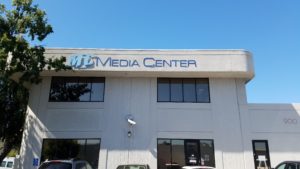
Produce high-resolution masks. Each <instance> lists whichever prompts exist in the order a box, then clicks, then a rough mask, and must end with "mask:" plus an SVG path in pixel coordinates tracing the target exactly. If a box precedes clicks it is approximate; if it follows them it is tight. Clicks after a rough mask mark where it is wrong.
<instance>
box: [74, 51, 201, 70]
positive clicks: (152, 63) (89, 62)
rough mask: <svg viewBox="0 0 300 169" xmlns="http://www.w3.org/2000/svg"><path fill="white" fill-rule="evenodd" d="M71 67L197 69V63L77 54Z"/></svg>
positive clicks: (192, 61)
mask: <svg viewBox="0 0 300 169" xmlns="http://www.w3.org/2000/svg"><path fill="white" fill-rule="evenodd" d="M69 65H70V66H71V67H73V68H75V69H88V68H97V67H98V68H99V67H102V68H104V67H125V68H134V67H144V68H150V69H153V68H192V67H194V68H196V67H197V62H196V60H193V59H190V60H188V59H159V58H155V57H145V58H143V59H140V60H138V59H134V58H133V59H128V58H116V57H105V56H102V57H99V56H93V55H89V54H77V55H72V56H70V57H69Z"/></svg>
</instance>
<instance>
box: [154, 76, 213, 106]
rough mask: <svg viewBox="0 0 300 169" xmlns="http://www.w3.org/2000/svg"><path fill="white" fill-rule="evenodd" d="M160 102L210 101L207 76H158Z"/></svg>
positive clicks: (158, 99)
mask: <svg viewBox="0 0 300 169" xmlns="http://www.w3.org/2000/svg"><path fill="white" fill-rule="evenodd" d="M157 101H158V102H190V103H209V102H210V95H209V81H208V79H207V78H197V79H195V78H158V79H157Z"/></svg>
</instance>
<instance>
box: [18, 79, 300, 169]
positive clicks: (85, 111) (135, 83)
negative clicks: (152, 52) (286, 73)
mask: <svg viewBox="0 0 300 169" xmlns="http://www.w3.org/2000/svg"><path fill="white" fill-rule="evenodd" d="M50 80H51V78H50V77H45V78H44V80H43V82H42V83H41V84H39V85H36V86H33V87H32V89H31V93H30V94H31V97H30V102H29V106H28V118H27V123H26V130H25V132H24V136H23V142H22V149H21V164H22V166H23V169H31V168H34V167H33V166H32V160H33V158H40V155H41V148H42V139H43V138H101V147H100V152H99V153H100V156H99V169H100V168H101V169H114V168H116V167H117V165H119V164H127V163H147V164H149V165H150V167H151V169H156V168H157V160H156V157H157V148H156V147H157V138H181V139H184V138H186V139H213V140H214V146H215V160H216V168H218V169H242V168H245V169H253V168H254V164H253V152H252V143H251V141H252V140H253V139H256V140H257V139H266V140H268V141H269V148H270V155H271V164H272V166H274V165H276V164H277V163H279V162H280V161H282V160H294V159H297V157H299V155H300V146H299V145H298V144H297V141H298V140H299V139H300V132H299V131H300V128H299V125H300V119H299V114H300V113H299V112H300V110H299V105H257V104H250V105H248V104H247V100H246V91H245V80H244V79H231V78H210V80H209V82H210V96H211V103H197V104H196V103H157V101H156V99H157V96H156V93H157V88H156V86H157V81H156V78H150V77H149V78H133V77H132V78H129V77H127V78H122V77H106V82H105V101H104V102H102V103H101V102H100V103H91V102H90V103H54V102H48V96H49V90H50ZM128 114H131V115H133V117H134V119H135V121H136V122H137V124H136V125H135V126H134V127H133V128H132V129H131V128H130V126H129V125H128V123H127V121H126V116H127V115H128ZM129 130H131V131H132V133H133V135H132V137H130V138H128V136H127V132H128V131H129ZM298 159H299V158H298Z"/></svg>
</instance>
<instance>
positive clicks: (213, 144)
mask: <svg viewBox="0 0 300 169" xmlns="http://www.w3.org/2000/svg"><path fill="white" fill-rule="evenodd" d="M159 140H168V141H169V142H170V154H171V157H170V160H171V163H173V158H172V153H173V152H172V151H173V150H172V140H183V141H184V142H185V141H191V140H192V141H198V144H199V145H198V148H199V157H200V158H201V154H202V152H201V146H200V144H201V140H208V141H212V149H213V152H214V166H212V167H214V168H216V154H215V142H214V139H189V138H186V139H185V138H157V139H156V147H157V154H156V156H157V160H156V166H157V168H158V166H159V154H158V141H159ZM185 153H186V150H185V145H184V156H185V155H186V154H185ZM200 166H201V165H200Z"/></svg>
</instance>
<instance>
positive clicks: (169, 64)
mask: <svg viewBox="0 0 300 169" xmlns="http://www.w3.org/2000/svg"><path fill="white" fill-rule="evenodd" d="M163 65H164V67H165V65H167V66H168V67H172V64H171V62H170V61H169V62H167V61H166V60H163Z"/></svg>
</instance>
